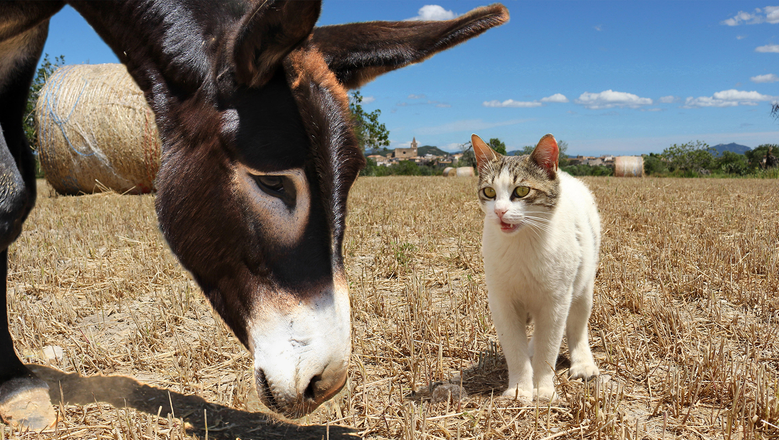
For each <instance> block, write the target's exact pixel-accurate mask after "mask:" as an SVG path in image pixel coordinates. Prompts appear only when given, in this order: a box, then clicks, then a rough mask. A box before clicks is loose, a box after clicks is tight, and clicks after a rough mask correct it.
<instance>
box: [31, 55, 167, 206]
mask: <svg viewBox="0 0 779 440" xmlns="http://www.w3.org/2000/svg"><path fill="white" fill-rule="evenodd" d="M35 116H36V118H37V123H38V126H37V129H38V157H39V158H40V162H41V168H43V171H44V173H45V176H46V180H48V181H49V183H50V184H51V185H52V186H53V187H54V189H56V190H57V192H59V193H61V194H80V193H93V192H100V191H104V190H106V189H108V190H113V191H116V192H119V193H132V194H139V193H148V192H151V191H153V190H154V189H155V187H154V178H155V177H156V176H157V171H158V170H159V168H160V137H159V133H158V131H157V125H156V124H155V123H154V113H153V112H152V111H151V109H150V108H149V106H148V105H147V103H146V99H145V98H144V96H143V92H141V90H140V89H139V88H138V86H137V85H136V84H135V82H134V81H133V79H132V78H131V77H130V75H129V74H128V73H127V69H126V68H125V67H124V65H122V64H94V65H87V64H82V65H71V66H64V67H61V68H59V69H57V71H56V72H54V74H53V75H52V76H51V77H49V79H48V81H46V84H45V85H44V86H43V88H42V89H41V93H40V98H38V102H37V104H36V106H35Z"/></svg>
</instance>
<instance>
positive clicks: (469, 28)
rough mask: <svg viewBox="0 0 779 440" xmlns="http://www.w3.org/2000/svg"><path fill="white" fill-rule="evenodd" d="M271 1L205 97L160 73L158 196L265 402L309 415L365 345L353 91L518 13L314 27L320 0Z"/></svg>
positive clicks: (218, 64)
mask: <svg viewBox="0 0 779 440" xmlns="http://www.w3.org/2000/svg"><path fill="white" fill-rule="evenodd" d="M258 3H260V4H259V5H257V6H256V7H254V8H253V9H252V10H249V11H246V12H245V14H243V18H242V19H241V20H239V22H237V23H235V24H234V25H230V26H229V28H228V31H226V32H225V34H226V35H225V38H224V39H223V41H221V42H218V43H213V46H212V47H214V48H213V49H212V52H211V53H212V55H213V56H212V57H209V59H213V60H214V62H213V66H212V68H211V73H210V74H209V75H208V77H209V78H210V79H208V80H206V81H205V83H204V85H203V86H199V87H196V89H197V90H196V91H194V92H193V95H194V97H188V98H187V99H180V100H178V101H177V100H176V96H177V95H176V88H178V89H180V90H186V88H187V87H188V86H187V84H178V85H176V84H170V83H167V84H164V85H161V86H160V87H168V88H170V89H171V90H172V92H169V95H172V96H173V98H168V99H169V100H170V99H172V101H171V102H173V101H175V106H174V105H172V104H171V103H170V102H167V101H166V102H164V103H158V105H157V106H156V110H157V111H158V114H159V113H160V112H162V113H166V112H167V116H166V117H164V118H162V119H163V120H162V121H161V122H162V126H161V132H162V134H163V137H164V139H165V144H166V148H165V152H164V155H163V162H162V166H161V168H160V172H159V175H158V181H157V186H158V188H159V193H158V196H157V211H158V216H159V219H160V223H161V227H162V230H163V233H164V234H165V237H166V238H167V240H168V242H169V243H170V246H171V248H172V249H173V251H174V252H175V253H176V254H177V255H178V257H179V258H180V260H181V262H182V264H183V265H184V266H185V267H186V268H187V269H189V270H190V271H191V272H192V273H193V275H194V277H195V278H196V280H197V281H198V283H199V284H200V286H201V287H202V288H203V290H204V291H205V293H206V295H207V296H208V298H209V300H210V301H211V303H212V304H213V306H214V308H215V309H216V310H217V311H218V312H219V314H220V315H221V316H222V318H223V319H224V320H225V322H226V323H227V324H228V325H229V326H230V328H231V329H232V330H233V331H234V332H235V334H236V336H237V337H238V338H239V339H240V340H241V342H242V343H243V344H244V345H245V346H246V347H248V348H249V350H250V351H251V352H252V354H253V356H254V368H255V378H256V384H257V391H258V393H259V395H260V397H261V398H262V400H263V402H264V403H265V404H266V405H267V406H268V407H270V408H271V409H274V410H276V411H279V412H282V413H284V414H286V415H289V416H293V417H295V416H301V415H303V414H306V413H308V412H310V411H312V410H313V409H314V408H316V407H317V406H318V405H319V404H321V403H322V402H324V401H325V400H327V399H329V398H330V397H332V396H333V395H334V394H335V393H337V392H338V391H339V390H340V389H341V387H342V386H343V385H344V383H345V381H346V373H347V366H348V360H349V355H350V351H351V340H350V319H349V296H348V295H349V294H348V289H347V283H346V276H345V274H344V267H343V258H342V255H341V246H342V242H343V236H344V227H345V218H346V199H347V193H348V191H349V189H350V187H351V186H352V184H353V183H354V181H355V179H356V177H357V174H358V172H359V170H360V169H361V167H362V166H363V165H364V159H363V156H362V154H361V152H360V149H359V147H358V144H357V141H356V138H355V136H354V133H353V130H352V122H351V116H350V113H349V105H348V96H347V93H346V90H347V89H348V88H354V87H358V86H360V85H362V84H364V83H366V82H368V81H370V80H372V79H373V78H375V77H376V76H378V75H380V74H382V73H385V72H388V71H390V70H393V69H396V68H399V67H403V66H406V65H408V64H412V63H415V62H419V61H421V60H423V59H425V58H427V57H430V56H431V55H433V54H434V53H436V52H438V51H441V50H443V49H446V48H449V47H451V46H454V45H455V44H457V43H459V42H462V41H464V40H466V39H468V38H471V37H473V36H476V35H478V34H480V33H481V32H483V31H485V30H486V29H488V28H490V27H493V26H496V25H498V24H501V23H503V22H505V21H506V20H507V19H508V12H507V11H506V9H505V8H504V7H503V6H500V5H493V6H491V7H487V8H481V9H477V10H475V11H472V12H471V13H469V14H466V15H464V16H461V17H460V18H458V19H455V20H451V21H443V22H392V23H390V22H373V23H363V24H349V25H342V26H329V27H322V28H317V29H315V28H314V24H315V23H316V20H317V18H318V16H319V8H320V5H319V3H318V2H301V1H290V2H273V1H264V2H258ZM204 44H212V42H211V41H206V42H205V43H204ZM150 87H151V88H152V89H153V87H155V86H154V85H151V86H150ZM179 94H180V95H184V94H185V93H184V92H180V93H179ZM150 95H151V96H152V99H154V98H153V96H154V93H151V94H150ZM204 103H209V105H204Z"/></svg>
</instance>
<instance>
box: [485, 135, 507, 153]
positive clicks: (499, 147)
mask: <svg viewBox="0 0 779 440" xmlns="http://www.w3.org/2000/svg"><path fill="white" fill-rule="evenodd" d="M488 144H489V146H490V148H492V149H493V150H495V152H496V153H498V154H502V155H504V156H505V155H506V144H504V143H503V142H502V141H501V140H500V139H498V138H492V139H490V141H489V142H488Z"/></svg>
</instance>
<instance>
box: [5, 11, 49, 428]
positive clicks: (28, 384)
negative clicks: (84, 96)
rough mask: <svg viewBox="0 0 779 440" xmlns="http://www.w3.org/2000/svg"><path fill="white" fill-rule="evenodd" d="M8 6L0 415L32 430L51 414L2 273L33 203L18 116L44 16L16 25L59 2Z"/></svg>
mask: <svg viewBox="0 0 779 440" xmlns="http://www.w3.org/2000/svg"><path fill="white" fill-rule="evenodd" d="M8 5H9V4H6V5H2V7H0V12H5V14H0V20H2V18H5V17H10V18H11V19H13V18H16V19H17V21H16V22H15V23H12V24H11V25H8V26H7V28H9V27H12V26H13V25H14V24H15V25H18V26H17V27H18V28H20V29H22V30H21V31H20V32H19V33H17V34H13V35H6V36H5V37H6V38H5V39H4V40H3V41H0V43H2V44H0V102H2V103H3V104H2V105H0V417H2V418H3V420H5V421H6V422H7V423H10V424H12V425H16V426H20V427H22V428H28V429H36V430H37V429H42V428H46V427H47V426H50V425H52V424H53V423H54V422H55V421H56V414H55V412H54V409H53V407H52V405H51V402H50V400H49V393H48V388H49V387H48V385H47V384H46V382H44V381H42V380H40V379H38V378H37V377H35V376H34V375H33V374H32V373H31V372H30V371H29V370H28V369H27V368H26V367H25V366H24V364H22V362H21V361H20V360H19V358H18V357H17V355H16V352H15V350H14V346H13V340H12V339H11V334H10V330H9V320H8V314H7V313H8V312H7V296H6V283H7V281H6V278H7V275H8V246H9V245H10V244H11V243H12V242H13V241H14V240H16V238H17V237H18V236H19V234H20V233H21V230H22V224H23V223H24V220H25V219H26V218H27V215H28V214H29V213H30V210H31V209H32V207H33V205H34V204H35V194H36V190H35V161H34V158H33V155H32V152H31V151H30V148H29V146H28V143H27V139H26V138H25V135H24V130H23V129H22V118H23V117H24V112H25V107H26V102H27V94H28V91H29V88H30V83H31V81H32V78H33V74H34V73H35V67H36V64H37V63H38V59H39V58H40V55H41V51H42V49H43V44H44V43H45V41H46V35H47V33H48V19H47V18H46V17H44V19H42V20H39V21H35V22H33V23H32V24H31V25H30V27H27V26H23V25H22V24H24V23H22V21H21V20H22V19H23V18H24V17H25V14H23V13H22V12H31V11H32V12H38V13H47V12H48V11H33V9H36V8H38V9H41V8H44V6H45V7H52V8H54V11H53V12H56V10H57V9H59V7H61V5H57V4H56V3H52V4H51V6H50V5H46V4H43V6H40V7H38V6H36V5H32V6H31V7H30V8H29V9H25V10H24V11H22V12H20V10H19V9H16V10H14V9H13V8H14V5H20V4H11V6H8ZM20 7H26V6H25V5H24V4H21V6H20ZM4 8H5V9H4ZM8 8H10V9H8ZM53 12H51V13H53ZM20 23H21V24H20ZM36 23H37V24H36ZM6 24H7V23H6ZM1 36H2V35H0V37H1Z"/></svg>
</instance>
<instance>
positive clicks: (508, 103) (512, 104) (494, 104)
mask: <svg viewBox="0 0 779 440" xmlns="http://www.w3.org/2000/svg"><path fill="white" fill-rule="evenodd" d="M482 105H483V106H485V107H520V108H531V107H541V106H542V105H543V104H541V103H540V102H538V101H514V100H513V99H507V100H505V101H502V102H501V101H498V100H492V101H484V102H483V103H482Z"/></svg>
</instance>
